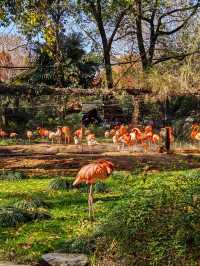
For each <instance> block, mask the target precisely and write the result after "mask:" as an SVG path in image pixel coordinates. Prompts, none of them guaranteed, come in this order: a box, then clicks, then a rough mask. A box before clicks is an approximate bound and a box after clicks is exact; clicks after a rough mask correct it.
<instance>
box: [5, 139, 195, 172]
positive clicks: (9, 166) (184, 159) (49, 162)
mask: <svg viewBox="0 0 200 266" xmlns="http://www.w3.org/2000/svg"><path fill="white" fill-rule="evenodd" d="M97 159H108V160H111V161H112V162H113V163H114V164H115V168H116V170H127V171H135V170H138V171H140V170H141V171H143V170H144V169H147V170H148V171H162V170H173V169H174V170H178V169H180V170H181V169H189V168H200V150H196V151H194V150H193V151H189V150H185V151H184V150H179V151H178V150H177V151H176V152H174V153H172V154H164V153H163V154H160V153H157V152H151V153H150V152H148V153H141V152H132V153H130V152H128V151H121V152H117V151H116V149H115V147H113V146H112V145H109V146H107V144H105V145H104V146H103V145H101V146H98V148H95V147H94V148H93V149H92V150H88V148H87V147H86V146H85V147H83V150H82V148H81V147H80V148H78V147H75V145H67V146H66V145H47V144H34V145H15V146H1V147H0V169H1V170H3V169H4V170H12V171H14V170H18V171H23V172H25V173H26V174H28V175H35V176H41V175H42V176H43V175H44V176H46V175H50V176H57V175H75V174H76V172H77V170H78V169H79V168H80V167H81V166H83V165H85V164H87V163H89V162H92V161H95V160H97Z"/></svg>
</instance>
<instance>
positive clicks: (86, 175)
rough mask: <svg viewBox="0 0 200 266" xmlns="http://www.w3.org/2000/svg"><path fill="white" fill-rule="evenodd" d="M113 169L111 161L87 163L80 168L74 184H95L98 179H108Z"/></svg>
mask: <svg viewBox="0 0 200 266" xmlns="http://www.w3.org/2000/svg"><path fill="white" fill-rule="evenodd" d="M112 170H113V164H112V163H111V162H109V161H99V162H97V163H91V164H87V165H85V166H83V167H82V168H81V169H80V170H79V172H78V174H77V176H76V179H75V181H74V183H73V185H74V186H75V185H78V184H80V183H86V184H94V183H95V182H96V181H97V180H98V179H100V180H103V179H106V178H107V177H108V175H110V174H111V172H112Z"/></svg>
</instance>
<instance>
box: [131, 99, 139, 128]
mask: <svg viewBox="0 0 200 266" xmlns="http://www.w3.org/2000/svg"><path fill="white" fill-rule="evenodd" d="M132 103H133V113H132V124H133V125H135V126H137V125H138V123H139V118H140V100H139V99H138V98H137V97H135V96H132Z"/></svg>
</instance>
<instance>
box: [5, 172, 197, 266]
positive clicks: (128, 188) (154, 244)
mask: <svg viewBox="0 0 200 266" xmlns="http://www.w3.org/2000/svg"><path fill="white" fill-rule="evenodd" d="M67 179H68V180H69V181H70V182H72V180H73V178H72V177H67ZM51 181H52V179H51V178H47V179H44V178H43V179H25V180H24V179H23V180H20V181H3V180H1V181H0V188H1V189H0V206H12V205H14V204H15V203H16V202H17V201H20V200H26V199H29V198H30V197H34V198H37V197H39V198H40V199H41V200H42V201H43V202H45V204H46V206H47V209H48V212H49V213H50V215H51V219H47V220H45V219H43V220H36V221H32V222H27V223H22V224H19V225H17V226H16V227H6V228H5V227H0V258H3V257H4V258H7V259H8V258H9V259H12V260H16V261H18V262H21V263H22V262H34V261H38V260H39V259H40V257H41V255H42V254H44V253H46V252H50V251H54V250H65V251H68V252H69V251H70V252H76V251H77V252H86V253H89V254H90V255H91V258H92V261H93V265H95V263H96V261H97V260H99V259H100V258H102V257H103V258H105V257H107V256H108V255H109V259H113V261H114V260H117V259H118V258H120V256H121V254H123V256H124V257H125V260H126V264H123V265H188V266H189V265H198V264H197V261H198V260H199V256H200V252H199V253H198V247H199V245H200V226H199V221H200V196H199V195H200V178H199V174H198V172H197V171H194V170H193V171H179V172H177V171H176V172H175V171H174V172H170V171H169V172H161V173H157V174H148V175H145V176H144V175H142V174H136V173H130V172H115V173H114V174H113V175H112V177H110V178H109V179H108V180H107V181H106V186H105V187H103V186H102V187H101V186H99V187H98V188H97V189H96V193H95V195H94V197H95V205H94V208H95V221H94V222H90V221H89V220H88V209H87V193H84V191H85V189H83V188H80V189H68V190H64V191H63V190H51V189H50V188H49V183H50V182H51ZM105 250H106V252H105ZM92 251H95V254H96V255H95V256H94V255H93V254H92ZM113 254H114V255H113ZM130 261H132V263H133V262H134V263H135V264H131V262H130ZM99 265H103V264H101V263H100V264H99ZM105 265H106V264H105Z"/></svg>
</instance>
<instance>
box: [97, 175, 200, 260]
mask: <svg viewBox="0 0 200 266" xmlns="http://www.w3.org/2000/svg"><path fill="white" fill-rule="evenodd" d="M148 179H149V180H148V181H147V183H145V184H143V185H142V183H139V182H136V183H135V184H133V189H132V190H131V191H130V192H129V193H128V194H126V196H125V197H124V199H123V200H121V201H120V202H119V204H117V206H115V208H114V209H113V211H112V212H111V213H110V215H109V216H108V217H106V219H105V220H106V221H105V223H104V224H103V225H101V226H100V227H99V228H98V229H97V232H96V235H95V238H96V239H98V240H97V243H98V247H97V249H99V251H100V253H103V254H104V255H105V256H106V254H105V253H104V251H105V250H110V252H111V253H115V256H116V257H117V256H120V255H122V254H123V256H125V257H126V259H127V260H128V258H131V260H132V263H133V264H130V265H143V263H145V258H148V261H149V264H148V265H168V263H169V262H171V263H172V264H173V265H182V260H184V261H185V265H192V264H191V263H192V262H194V261H195V260H196V259H197V257H198V246H199V244H200V237H199V226H198V224H199V218H200V214H199V206H200V205H199V204H200V198H199V196H198V195H199V192H200V183H199V180H197V181H196V182H195V183H194V182H193V181H192V182H191V180H188V178H184V179H181V178H180V177H177V179H173V178H171V177H168V176H165V177H164V176H163V177H162V179H160V180H159V183H158V179H157V178H156V177H155V176H152V177H151V176H150V177H148ZM134 187H135V188H134ZM189 251H190V255H188V253H189ZM126 265H129V264H128V263H127V264H126Z"/></svg>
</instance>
